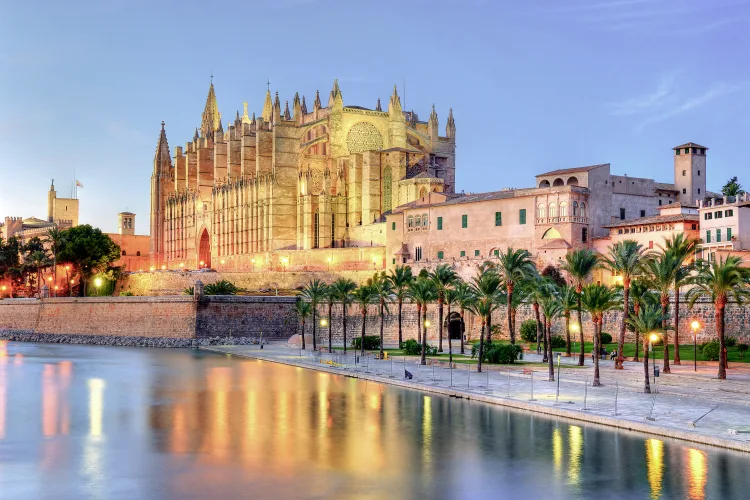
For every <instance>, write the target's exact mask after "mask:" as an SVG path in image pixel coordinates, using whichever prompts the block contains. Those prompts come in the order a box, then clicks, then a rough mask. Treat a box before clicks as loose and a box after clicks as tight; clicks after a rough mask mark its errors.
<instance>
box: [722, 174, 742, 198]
mask: <svg viewBox="0 0 750 500" xmlns="http://www.w3.org/2000/svg"><path fill="white" fill-rule="evenodd" d="M721 193H722V194H723V195H724V196H739V195H741V194H745V190H744V189H742V185H741V184H740V183H739V182H737V176H736V175H735V176H734V177H732V178H731V179H729V180H728V181H727V183H726V184H724V186H723V187H722V188H721Z"/></svg>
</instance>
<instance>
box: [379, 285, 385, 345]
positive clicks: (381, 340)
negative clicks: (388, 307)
mask: <svg viewBox="0 0 750 500" xmlns="http://www.w3.org/2000/svg"><path fill="white" fill-rule="evenodd" d="M384 305H385V303H384V301H383V299H380V359H383V327H384V326H385V315H384V314H383V308H384Z"/></svg>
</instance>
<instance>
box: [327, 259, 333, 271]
mask: <svg viewBox="0 0 750 500" xmlns="http://www.w3.org/2000/svg"><path fill="white" fill-rule="evenodd" d="M326 260H327V261H328V272H329V273H330V272H331V260H332V259H331V258H330V257H328V258H327V259H326Z"/></svg>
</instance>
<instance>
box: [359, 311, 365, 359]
mask: <svg viewBox="0 0 750 500" xmlns="http://www.w3.org/2000/svg"><path fill="white" fill-rule="evenodd" d="M366 324H367V306H366V305H364V304H362V336H361V340H360V342H361V344H360V346H359V355H360V356H363V357H364V355H365V325H366Z"/></svg>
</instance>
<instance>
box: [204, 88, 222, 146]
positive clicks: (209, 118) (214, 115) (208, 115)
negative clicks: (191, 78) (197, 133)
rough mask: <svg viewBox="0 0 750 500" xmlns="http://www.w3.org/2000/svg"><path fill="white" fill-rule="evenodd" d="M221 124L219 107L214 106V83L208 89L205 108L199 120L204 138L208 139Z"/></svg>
mask: <svg viewBox="0 0 750 500" xmlns="http://www.w3.org/2000/svg"><path fill="white" fill-rule="evenodd" d="M220 122H221V114H220V113H219V106H218V105H217V104H216V92H215V91H214V83H213V81H212V82H211V85H210V86H209V87H208V97H206V106H205V108H204V109H203V117H202V119H201V133H202V134H203V136H204V137H208V136H209V135H210V134H211V133H212V132H213V131H214V130H216V129H217V128H219V123H220Z"/></svg>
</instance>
